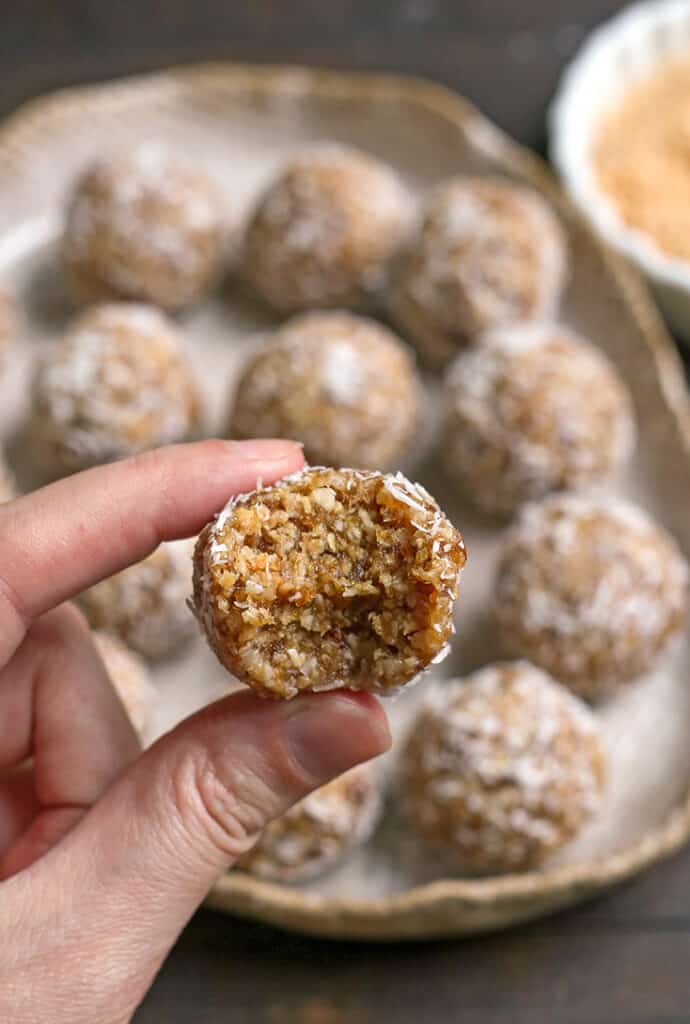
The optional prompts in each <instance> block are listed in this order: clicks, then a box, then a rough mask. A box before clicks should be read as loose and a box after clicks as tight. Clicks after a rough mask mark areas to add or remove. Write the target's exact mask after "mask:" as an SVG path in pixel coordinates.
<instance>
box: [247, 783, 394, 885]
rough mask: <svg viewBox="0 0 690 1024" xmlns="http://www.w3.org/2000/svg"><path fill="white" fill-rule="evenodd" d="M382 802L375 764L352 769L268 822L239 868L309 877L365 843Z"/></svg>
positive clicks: (278, 878) (262, 874)
mask: <svg viewBox="0 0 690 1024" xmlns="http://www.w3.org/2000/svg"><path fill="white" fill-rule="evenodd" d="M381 804H382V800H381V785H380V780H379V775H378V772H377V771H376V769H375V768H374V766H373V765H371V764H363V765H360V766H359V767H357V768H353V769H352V770H351V771H349V772H346V773H345V774H344V775H341V776H339V778H337V779H334V781H333V782H329V783H328V785H327V786H322V787H321V789H317V790H316V791H315V792H314V793H311V794H310V795H309V796H307V797H305V798H304V800H300V802H299V803H298V804H295V806H294V807H292V808H291V809H290V810H289V811H287V813H286V814H283V815H282V816H281V817H280V818H277V819H276V820H275V821H272V822H271V823H270V825H268V826H267V827H266V828H265V829H264V831H263V832H262V834H261V836H260V838H259V841H258V842H257V844H256V846H254V847H253V848H252V849H251V850H250V851H249V853H247V854H245V856H244V857H242V858H241V859H240V861H239V862H238V867H239V868H241V869H242V870H244V871H248V872H249V873H250V874H252V875H256V876H257V877H259V878H266V879H269V880H270V881H273V882H305V881H308V880H309V879H311V878H314V877H316V876H317V875H321V874H323V873H324V872H325V871H328V870H330V869H332V868H334V867H336V866H337V865H338V864H339V863H340V862H341V861H342V860H343V859H344V858H345V857H346V856H347V854H349V853H350V852H351V851H352V850H354V849H355V848H356V847H358V846H361V845H362V844H363V843H365V842H366V840H367V839H368V838H369V837H370V835H371V834H372V832H373V831H374V828H375V827H376V825H377V823H378V819H379V816H380V812H381Z"/></svg>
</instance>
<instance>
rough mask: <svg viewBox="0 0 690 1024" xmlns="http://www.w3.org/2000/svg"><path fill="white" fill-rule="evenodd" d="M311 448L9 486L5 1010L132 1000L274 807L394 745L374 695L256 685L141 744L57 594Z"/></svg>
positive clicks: (23, 1020)
mask: <svg viewBox="0 0 690 1024" xmlns="http://www.w3.org/2000/svg"><path fill="white" fill-rule="evenodd" d="M301 465H302V453H301V450H300V448H299V447H297V446H296V445H292V444H291V443H289V442H282V441H257V442H246V443H235V442H222V441H205V442H201V443H199V444H195V445H180V446H176V447H173V448H168V449H161V450H160V451H158V452H152V453H149V454H147V455H144V456H140V457H139V458H136V459H131V460H126V461H123V462H120V463H117V464H115V465H113V466H107V467H101V468H99V469H94V470H91V471H89V472H87V473H82V474H79V475H77V476H74V477H71V478H69V479H67V480H62V481H60V482H58V483H56V484H52V485H51V486H49V487H47V488H44V489H43V490H41V491H37V492H35V493H34V494H32V495H29V496H27V497H23V498H21V499H19V500H17V501H14V502H10V503H8V504H6V505H2V506H0V879H1V881H0V1020H2V1021H12V1022H13V1024H39V1022H40V1024H45V1022H47V1021H50V1022H51V1024H124V1022H126V1021H129V1020H131V1017H132V1015H133V1013H134V1011H135V1009H136V1007H137V1006H138V1004H139V1003H140V1002H141V1000H142V998H143V997H144V995H145V993H146V992H147V990H148V989H149V987H150V986H151V983H152V981H153V979H154V977H155V975H156V972H157V971H158V969H159V968H160V966H161V963H162V962H163V960H164V959H165V956H166V955H167V953H168V951H169V950H170V948H171V946H172V945H173V943H174V942H175V939H176V938H177V936H178V935H179V933H180V931H181V930H182V928H183V927H184V925H185V923H186V922H187V921H188V919H189V917H190V916H191V915H192V914H193V912H194V911H195V909H196V908H197V906H198V905H199V903H200V902H201V901H202V900H203V898H204V895H205V894H206V892H207V891H208V889H209V888H210V887H211V885H212V884H213V883H214V881H215V880H216V879H217V878H218V876H219V875H220V874H222V873H223V872H224V871H226V870H227V869H228V868H230V867H231V866H232V864H233V863H234V861H235V860H236V859H237V858H238V856H240V854H242V853H243V852H245V851H246V850H247V849H248V848H249V847H250V846H251V845H252V843H253V841H254V840H255V838H256V836H257V834H258V832H259V831H260V829H261V828H262V827H263V826H264V825H265V824H266V822H267V821H269V820H270V819H272V818H274V817H275V816H276V815H278V814H281V813H282V812H283V811H285V810H286V809H287V808H288V807H289V806H290V805H291V804H293V803H294V802H295V801H297V800H299V799H300V798H301V797H303V796H305V795H306V794H307V793H308V792H310V791H311V790H312V789H315V788H317V787H318V786H321V785H323V784H324V783H326V782H327V781H329V780H330V779H331V778H334V777H335V776H336V775H339V774H341V773H342V772H343V771H345V770H347V769H348V768H350V767H352V766H354V765H355V764H358V763H360V762H362V761H365V760H368V759H369V758H371V757H374V756H376V755H377V754H380V753H382V752H383V751H384V750H385V749H386V748H387V747H388V745H389V743H390V735H389V732H388V726H387V723H386V718H385V715H384V713H383V711H382V710H381V708H380V706H379V704H378V703H377V702H376V701H375V700H374V699H373V698H372V697H370V696H368V695H365V694H353V693H349V692H347V691H339V692H335V693H324V694H320V695H308V696H302V697H299V698H298V699H296V700H294V701H289V702H278V701H266V700H261V699H260V698H257V697H255V696H253V695H252V694H251V693H250V692H249V691H247V692H241V693H238V694H234V695H233V696H230V697H227V698H225V699H223V700H221V701H219V702H217V703H216V704H213V705H211V706H210V707H209V708H207V709H205V710H204V711H201V712H200V713H198V714H196V715H194V716H193V717H191V718H189V719H187V721H185V722H183V723H182V724H181V725H180V726H178V727H177V728H176V729H175V730H173V731H172V732H171V733H168V734H167V735H166V736H164V737H163V738H162V739H161V740H159V741H158V742H157V743H156V744H155V745H154V746H153V747H151V748H150V749H149V750H148V751H147V752H146V753H145V754H141V753H140V750H139V747H138V743H137V740H136V738H135V736H134V733H133V731H132V729H131V726H130V725H129V722H128V720H127V718H126V716H125V713H124V711H123V709H122V707H121V706H120V704H119V702H118V700H117V698H116V697H115V694H114V691H113V690H112V687H111V686H110V683H109V682H108V679H107V677H106V674H105V670H104V668H103V665H102V663H101V662H100V660H99V657H98V655H97V653H96V652H95V650H94V647H93V644H92V642H91V639H90V636H89V631H88V628H87V627H86V625H85V623H84V622H83V620H82V619H81V616H80V615H79V614H78V613H77V612H76V611H75V610H74V608H73V607H72V605H70V604H69V603H66V602H69V599H70V598H71V597H73V596H74V595H75V594H77V593H79V592H80V591H81V590H83V589H84V588H85V587H88V586H90V585H91V584H93V583H95V582H96V581H97V580H99V579H102V578H104V577H106V576H108V575H110V574H112V573H113V572H115V571H117V570H119V569H122V568H124V567H125V566H126V565H129V564H131V563H133V562H136V561H139V560H140V559H142V558H144V557H145V556H146V555H147V554H149V552H150V551H152V550H153V549H154V548H155V547H156V546H157V545H158V544H159V543H160V542H161V541H165V540H172V539H174V538H178V537H184V536H192V535H193V534H195V533H196V532H197V531H198V530H199V529H200V528H201V527H202V526H203V525H204V524H205V523H206V522H207V521H208V520H209V519H210V518H211V517H212V516H213V514H214V513H215V512H217V511H218V510H219V509H220V508H221V507H222V506H223V505H224V504H225V502H226V500H227V499H228V497H229V496H230V495H231V494H232V493H236V492H242V491H246V490H249V489H251V488H252V487H254V486H255V485H256V482H257V479H259V478H260V479H262V480H263V481H264V482H265V483H268V482H272V481H274V480H277V479H279V478H280V477H282V476H284V475H285V474H287V473H291V472H295V471H297V470H299V468H300V467H301ZM228 927H231V925H230V924H228ZM228 969H231V965H228Z"/></svg>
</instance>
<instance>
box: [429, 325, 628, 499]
mask: <svg viewBox="0 0 690 1024" xmlns="http://www.w3.org/2000/svg"><path fill="white" fill-rule="evenodd" d="M445 403H446V425H445V445H444V458H445V464H446V467H447V469H448V473H449V476H450V477H451V479H452V480H453V481H454V482H455V483H457V485H458V486H459V487H460V488H461V489H462V491H463V492H464V493H466V494H467V495H468V496H469V497H470V498H471V499H472V500H473V501H474V502H475V503H476V505H477V506H478V507H479V508H480V509H482V511H484V512H487V513H488V514H490V515H497V516H508V515H511V514H512V513H513V512H514V511H515V510H516V509H517V508H518V507H519V506H520V505H523V504H524V503H525V502H527V501H531V500H535V499H538V498H543V497H545V496H546V495H547V494H549V493H551V492H552V491H563V490H580V489H583V488H586V487H589V486H591V485H593V484H597V483H600V482H602V481H604V480H606V479H608V478H610V477H612V476H614V475H615V474H616V473H617V472H618V471H619V470H620V469H621V468H622V467H623V466H624V465H625V463H626V462H627V461H628V459H629V457H630V455H631V454H632V449H633V446H634V442H635V424H634V418H633V412H632V402H631V400H630V396H629V394H628V391H627V388H626V386H625V384H624V383H623V381H622V380H621V378H620V377H619V375H618V373H617V371H616V370H615V369H614V367H613V366H612V365H611V364H610V363H609V361H608V360H607V359H606V357H605V356H604V354H603V353H602V352H601V351H599V350H598V349H597V348H595V347H594V345H592V344H591V343H590V342H588V341H586V340H585V339H584V338H581V337H579V336H577V335H575V334H574V333H573V332H571V331H569V330H568V329H567V328H565V327H562V326H560V325H557V324H537V323H527V324H510V325H505V326H502V327H497V328H494V329H493V330H491V331H489V332H487V333H486V334H484V335H482V336H481V338H480V339H479V340H478V342H477V345H476V346H475V347H473V348H471V349H469V350H468V351H466V352H463V353H461V354H460V355H459V356H457V358H456V359H455V361H454V362H453V363H452V364H451V366H450V367H449V368H448V370H447V372H446V380H445Z"/></svg>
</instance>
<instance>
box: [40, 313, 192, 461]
mask: <svg viewBox="0 0 690 1024" xmlns="http://www.w3.org/2000/svg"><path fill="white" fill-rule="evenodd" d="M200 415H201V400H200V394H199V391H198V388H197V385H196V382H195V379H194V376H193V374H192V371H191V368H190V366H189V365H188V363H187V361H186V359H185V357H184V355H183V353H182V350H181V348H180V338H179V335H178V333H177V330H176V328H175V327H174V325H173V324H172V323H171V322H170V321H169V320H167V319H166V317H164V316H163V314H161V313H159V312H158V310H156V309H154V308H153V307H152V306H143V305H138V304H135V303H111V304H107V305H104V306H95V307H94V308H93V309H90V310H88V311H87V312H86V313H84V314H83V315H82V316H81V317H80V318H79V319H78V320H77V321H76V323H75V325H74V326H73V328H72V329H71V331H70V332H69V333H68V334H67V336H66V337H65V338H64V339H63V340H62V341H61V342H60V343H59V344H58V345H57V346H56V347H55V348H54V349H53V350H52V351H51V352H49V353H48V355H47V356H46V357H45V359H44V360H43V362H42V363H41V365H40V366H39V368H38V371H37V374H36V378H35V380H34V407H33V413H32V418H31V424H30V435H31V439H32V442H33V446H34V452H33V453H34V454H35V455H36V456H37V458H38V461H39V462H42V463H44V464H45V465H46V466H47V467H50V468H51V469H55V470H57V471H59V472H73V471H75V470H79V469H85V468H86V467H88V466H92V465H95V464H98V463H103V462H111V461H113V460H115V459H119V458H122V457H124V456H127V455H135V454H137V453H138V452H141V451H145V450H146V449H149V448H156V447H158V446H159V445H164V444H172V443H174V442H176V441H184V440H189V439H191V438H193V437H194V436H195V435H196V434H197V432H198V430H199V425H200Z"/></svg>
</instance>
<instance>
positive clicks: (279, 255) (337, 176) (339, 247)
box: [242, 145, 412, 313]
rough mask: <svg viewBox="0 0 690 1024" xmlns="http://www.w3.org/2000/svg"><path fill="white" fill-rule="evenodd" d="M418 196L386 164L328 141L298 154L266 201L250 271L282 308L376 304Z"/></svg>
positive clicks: (256, 217) (252, 242)
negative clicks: (408, 190)
mask: <svg viewBox="0 0 690 1024" xmlns="http://www.w3.org/2000/svg"><path fill="white" fill-rule="evenodd" d="M411 216H412V205H411V200H410V197H409V196H408V194H407V192H406V190H405V189H404V187H403V185H402V183H401V182H400V180H399V178H398V176H397V174H396V173H395V171H393V169H392V168H390V167H388V166H387V165H386V164H384V163H381V162H380V161H378V160H375V159H374V158H373V157H371V156H368V155H366V154H365V153H361V152H359V151H358V150H356V149H350V148H347V147H344V146H336V145H321V146H315V147H313V148H311V149H308V150H306V151H305V152H304V153H302V154H300V155H298V156H296V157H295V158H294V159H293V160H292V161H291V162H290V163H289V164H288V165H287V166H286V167H285V168H284V169H283V171H282V172H281V173H280V174H279V176H278V177H277V178H276V180H275V181H274V182H273V183H272V184H271V185H270V186H269V188H268V189H267V191H266V192H265V194H264V195H263V196H262V198H261V199H260V200H259V203H258V205H257V207H256V210H255V212H254V214H253V217H252V219H251V221H250V224H249V227H248V229H247V233H246V238H245V246H244V255H243V259H242V275H243V277H244V279H245V281H247V282H248V283H249V284H250V286H251V287H252V288H253V289H254V291H256V293H257V294H258V295H260V296H261V297H262V298H263V299H264V300H265V301H266V302H268V303H269V305H271V306H273V307H274V308H275V309H276V310H278V312H281V313H294V312H299V311H300V310H304V309H314V308H318V307H322V308H323V307H327V306H331V307H333V306H335V307H338V306H342V307H350V308H357V309H359V308H362V307H365V308H367V307H369V306H370V305H371V302H372V298H374V297H375V296H377V295H380V293H381V292H382V290H383V289H384V288H385V286H386V284H387V280H388V274H389V268H390V261H391V259H392V258H393V257H394V256H395V255H396V253H397V252H398V250H399V248H400V246H401V244H402V242H403V240H404V238H405V236H406V235H407V232H408V230H409V226H410V223H411Z"/></svg>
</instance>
